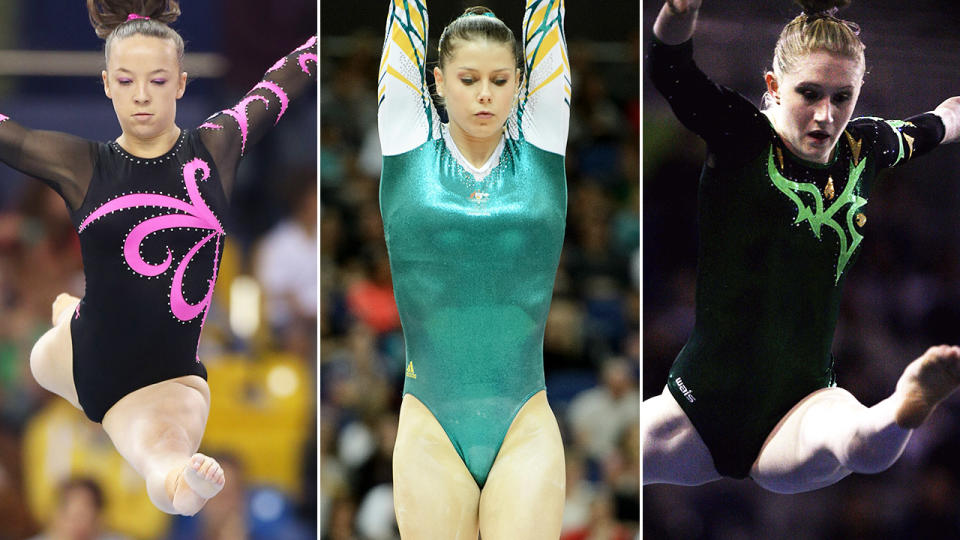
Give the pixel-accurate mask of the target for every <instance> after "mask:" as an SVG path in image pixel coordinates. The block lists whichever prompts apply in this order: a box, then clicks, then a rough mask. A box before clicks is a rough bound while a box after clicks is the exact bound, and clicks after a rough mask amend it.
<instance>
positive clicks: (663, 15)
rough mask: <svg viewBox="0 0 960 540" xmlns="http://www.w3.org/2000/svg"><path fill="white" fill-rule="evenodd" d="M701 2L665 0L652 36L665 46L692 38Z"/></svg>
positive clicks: (699, 0)
mask: <svg viewBox="0 0 960 540" xmlns="http://www.w3.org/2000/svg"><path fill="white" fill-rule="evenodd" d="M700 3H701V0H667V1H666V2H665V3H664V4H663V7H662V8H660V14H659V15H657V20H656V22H654V23H653V35H655V36H657V39H659V40H660V41H662V42H664V43H666V44H667V45H678V44H680V43H683V42H684V41H687V40H689V39H690V38H691V37H693V30H694V28H695V27H696V25H697V13H698V12H699V11H700Z"/></svg>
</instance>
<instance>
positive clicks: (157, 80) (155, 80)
mask: <svg viewBox="0 0 960 540" xmlns="http://www.w3.org/2000/svg"><path fill="white" fill-rule="evenodd" d="M150 82H152V83H153V84H158V85H160V86H163V85H164V84H166V82H167V80H166V79H154V80H152V81H150Z"/></svg>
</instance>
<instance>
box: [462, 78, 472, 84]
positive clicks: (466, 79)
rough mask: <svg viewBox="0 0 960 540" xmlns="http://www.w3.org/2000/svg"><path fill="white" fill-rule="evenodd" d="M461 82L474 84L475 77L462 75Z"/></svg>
mask: <svg viewBox="0 0 960 540" xmlns="http://www.w3.org/2000/svg"><path fill="white" fill-rule="evenodd" d="M460 82H462V83H463V84H473V79H472V78H470V77H460Z"/></svg>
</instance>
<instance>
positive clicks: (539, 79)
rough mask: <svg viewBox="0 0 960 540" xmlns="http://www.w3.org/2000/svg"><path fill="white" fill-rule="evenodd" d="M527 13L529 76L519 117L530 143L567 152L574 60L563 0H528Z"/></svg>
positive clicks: (525, 42)
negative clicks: (565, 32)
mask: <svg viewBox="0 0 960 540" xmlns="http://www.w3.org/2000/svg"><path fill="white" fill-rule="evenodd" d="M526 5H527V7H526V11H525V12H524V15H523V55H524V62H525V67H526V76H525V77H524V80H523V87H522V88H521V89H520V104H519V107H518V110H517V119H518V120H519V123H520V130H521V131H522V132H523V137H524V138H525V139H526V140H527V141H528V142H530V144H532V145H534V146H536V147H537V148H541V149H543V150H547V151H548V152H553V153H555V154H561V155H562V154H564V153H565V151H566V147H567V132H568V125H569V121H570V86H571V85H570V62H569V60H568V59H567V39H566V35H565V34H564V26H563V23H564V15H565V11H566V10H565V9H564V2H563V0H527V2H526Z"/></svg>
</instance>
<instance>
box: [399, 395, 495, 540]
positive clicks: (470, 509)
mask: <svg viewBox="0 0 960 540" xmlns="http://www.w3.org/2000/svg"><path fill="white" fill-rule="evenodd" d="M479 501H480V488H479V487H478V486H477V482H476V481H475V480H474V479H473V476H471V475H470V472H469V471H468V470H467V466H466V465H464V463H463V460H462V459H461V458H460V455H459V454H458V453H457V451H456V449H455V448H454V447H453V444H451V442H450V439H449V438H448V437H447V434H446V432H444V431H443V428H442V427H441V426H440V423H439V422H438V421H437V419H436V418H434V416H433V414H432V413H431V412H430V410H429V409H427V407H426V406H424V405H423V403H421V402H420V400H418V399H417V398H416V397H414V396H413V395H411V394H406V395H405V396H403V404H402V405H401V406H400V423H399V425H398V427H397V442H396V444H395V445H394V449H393V505H394V510H395V512H396V514H397V525H398V526H399V528H400V536H401V537H402V538H403V540H435V539H437V538H449V539H451V540H452V539H457V540H476V538H477V532H478V526H477V508H478V505H479Z"/></svg>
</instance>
